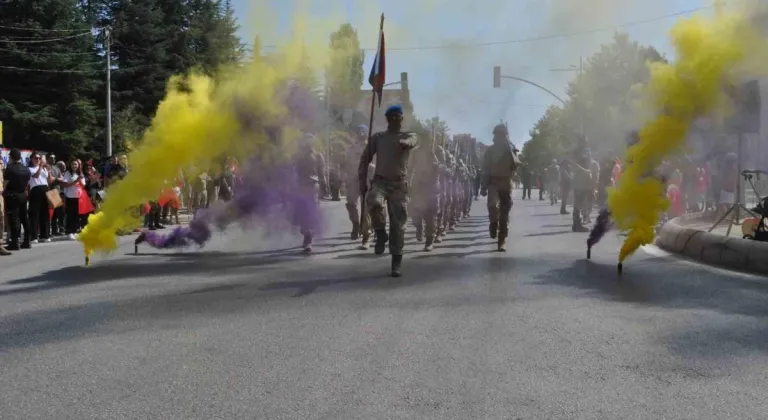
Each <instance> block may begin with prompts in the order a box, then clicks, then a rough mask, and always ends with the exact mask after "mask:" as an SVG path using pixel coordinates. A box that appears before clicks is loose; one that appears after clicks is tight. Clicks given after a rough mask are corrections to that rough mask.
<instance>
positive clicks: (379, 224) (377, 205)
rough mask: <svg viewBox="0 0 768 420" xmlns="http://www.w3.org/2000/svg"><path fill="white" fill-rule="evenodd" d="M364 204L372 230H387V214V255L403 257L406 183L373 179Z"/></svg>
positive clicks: (406, 217)
mask: <svg viewBox="0 0 768 420" xmlns="http://www.w3.org/2000/svg"><path fill="white" fill-rule="evenodd" d="M365 204H366V206H367V207H368V212H369V214H370V215H371V225H372V226H373V229H374V230H377V231H378V230H384V229H386V228H387V216H386V214H385V212H384V209H387V213H389V253H390V254H392V255H403V246H404V245H405V225H406V223H408V210H407V206H408V182H406V181H389V180H386V179H382V178H379V177H375V178H374V179H373V184H372V185H371V189H370V190H369V191H368V194H367V195H366V197H365Z"/></svg>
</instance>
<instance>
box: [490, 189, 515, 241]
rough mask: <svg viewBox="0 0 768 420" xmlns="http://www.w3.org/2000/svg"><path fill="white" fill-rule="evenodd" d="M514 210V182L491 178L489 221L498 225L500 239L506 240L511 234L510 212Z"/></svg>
mask: <svg viewBox="0 0 768 420" xmlns="http://www.w3.org/2000/svg"><path fill="white" fill-rule="evenodd" d="M511 210H512V181H511V180H509V179H505V178H501V179H496V178H491V183H490V185H488V219H489V221H490V222H491V223H498V226H499V238H506V237H507V234H508V233H509V212H510V211H511Z"/></svg>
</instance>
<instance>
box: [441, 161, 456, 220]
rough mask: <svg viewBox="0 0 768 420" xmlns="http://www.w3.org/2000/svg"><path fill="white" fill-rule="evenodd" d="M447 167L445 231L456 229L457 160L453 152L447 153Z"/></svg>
mask: <svg viewBox="0 0 768 420" xmlns="http://www.w3.org/2000/svg"><path fill="white" fill-rule="evenodd" d="M445 168H446V171H447V172H448V175H447V176H446V180H447V182H448V184H447V185H446V201H447V203H446V204H445V206H444V207H445V211H444V213H443V232H453V231H455V230H456V212H455V209H456V160H455V159H454V158H453V154H451V152H446V154H445Z"/></svg>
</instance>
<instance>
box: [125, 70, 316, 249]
mask: <svg viewBox="0 0 768 420" xmlns="http://www.w3.org/2000/svg"><path fill="white" fill-rule="evenodd" d="M280 97H281V98H282V100H283V101H284V105H285V106H286V108H287V111H288V115H286V117H285V119H284V120H283V121H281V122H279V123H278V124H271V125H267V126H265V125H262V122H261V120H260V118H259V117H260V116H259V115H253V113H248V112H246V111H245V110H244V109H243V108H242V107H238V106H237V105H236V106H235V113H236V115H237V116H238V119H239V120H240V122H241V125H242V127H243V130H244V131H255V132H259V131H261V132H263V133H265V134H266V136H267V138H268V140H269V142H270V145H268V146H265V149H266V150H260V151H259V153H256V154H255V155H254V156H253V157H251V158H250V159H249V160H248V161H247V162H246V163H245V164H243V165H242V171H241V174H240V176H241V182H240V183H239V184H236V187H235V193H234V197H233V198H232V200H231V201H229V202H217V203H215V204H214V205H213V206H212V207H210V208H207V209H200V210H198V211H197V212H196V214H195V215H194V218H193V219H192V221H191V222H190V224H189V226H187V227H178V228H175V229H174V230H173V231H171V232H170V233H168V234H165V235H163V234H159V233H156V232H151V231H148V232H144V233H142V234H141V235H140V236H139V237H138V238H137V239H136V245H138V244H139V243H142V242H146V243H147V244H149V245H150V246H152V247H154V248H161V249H169V248H185V247H189V246H193V245H197V246H200V247H202V246H203V245H205V243H207V242H208V241H209V240H210V238H211V236H212V227H215V228H217V229H219V230H224V229H226V228H227V226H229V225H230V224H232V223H234V222H238V221H247V220H251V219H253V218H255V219H257V220H258V221H259V224H261V225H263V226H264V227H265V228H266V229H267V231H268V232H271V231H280V230H282V229H283V228H282V226H281V224H280V222H282V221H287V222H289V223H291V224H292V225H293V226H295V227H298V228H300V229H302V230H309V231H312V232H313V233H319V232H321V231H322V228H323V219H322V216H321V213H320V205H319V203H318V201H317V190H316V186H315V184H314V182H313V181H312V180H311V179H310V178H309V175H308V173H311V172H312V170H310V171H307V169H309V168H307V166H310V165H311V164H312V161H311V160H310V161H307V160H306V158H307V152H308V148H309V147H311V143H310V142H311V140H312V139H311V137H310V136H304V137H302V138H300V139H298V140H297V141H298V153H296V154H295V155H294V156H293V157H292V158H290V159H281V158H279V156H280V155H281V154H284V153H286V152H287V150H286V148H285V146H288V145H287V144H285V142H284V141H283V140H284V139H283V138H282V137H281V136H282V127H285V126H290V127H294V128H297V129H299V130H300V131H301V132H304V133H312V132H316V128H317V127H319V118H318V115H319V114H318V112H317V111H318V110H319V108H318V102H317V98H316V97H315V96H314V95H313V94H312V92H310V91H309V90H307V89H305V88H303V87H301V86H299V85H297V84H292V85H290V86H287V87H286V89H285V90H284V91H283V92H282V94H281V95H280ZM312 169H314V168H312ZM304 175H306V176H304Z"/></svg>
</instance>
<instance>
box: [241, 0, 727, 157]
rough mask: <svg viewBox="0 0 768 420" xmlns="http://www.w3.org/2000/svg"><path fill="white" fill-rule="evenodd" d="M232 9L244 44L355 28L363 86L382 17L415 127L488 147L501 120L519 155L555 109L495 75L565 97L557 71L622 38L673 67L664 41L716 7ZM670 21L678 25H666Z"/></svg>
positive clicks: (588, 4)
mask: <svg viewBox="0 0 768 420" xmlns="http://www.w3.org/2000/svg"><path fill="white" fill-rule="evenodd" d="M233 6H234V7H235V10H236V13H237V17H238V21H239V24H240V25H241V29H240V35H241V37H242V38H243V39H244V40H251V39H253V37H254V35H255V34H259V36H261V37H262V39H263V43H264V44H265V45H272V44H274V43H277V42H279V40H280V39H284V38H286V37H287V36H288V35H289V34H290V31H291V19H292V17H293V16H296V15H302V16H309V18H308V19H306V23H307V26H309V27H310V33H311V35H310V37H311V39H312V40H313V41H317V42H320V41H322V42H324V43H326V44H327V40H328V36H329V34H330V32H331V31H333V30H334V29H336V28H337V27H338V25H339V24H341V23H344V22H350V23H351V24H352V25H353V26H354V27H355V28H356V29H357V31H358V34H359V36H360V41H361V44H362V46H363V48H366V49H368V50H367V51H366V62H365V72H366V76H367V72H368V71H369V70H370V67H371V64H372V61H373V56H374V52H375V51H374V50H375V47H376V37H377V35H378V24H379V16H380V14H381V13H384V15H385V19H386V20H385V25H384V31H385V35H386V39H387V53H386V58H387V81H388V82H395V81H397V80H399V78H400V72H408V78H409V84H410V89H411V101H412V102H413V104H414V112H415V113H416V114H417V116H418V117H420V118H429V117H432V116H435V115H438V116H440V118H441V119H443V120H445V121H446V122H447V124H448V126H449V128H450V130H451V133H452V134H458V133H469V134H472V135H473V136H475V137H476V138H477V139H478V140H479V141H481V142H484V143H490V139H491V137H492V136H491V131H492V129H493V126H494V125H496V124H498V123H499V121H500V120H505V121H507V122H508V125H509V129H510V138H511V140H512V141H513V143H515V144H517V145H522V143H523V142H525V141H527V140H528V139H529V134H528V133H529V131H530V129H531V128H532V127H533V125H534V124H535V123H536V121H537V120H538V119H539V118H541V116H542V115H543V113H544V111H545V110H546V109H547V107H548V106H550V105H553V104H559V101H558V100H557V99H555V98H553V97H552V96H550V95H549V94H548V93H546V92H545V91H543V90H540V89H538V88H535V87H533V86H529V85H526V84H524V83H521V82H517V81H514V80H508V79H505V80H502V86H501V88H498V89H494V88H493V66H501V68H502V75H508V76H515V77H519V78H523V79H527V80H531V81H533V82H535V83H537V84H540V85H542V86H544V87H546V88H547V89H549V90H551V91H553V92H554V93H556V94H557V95H558V96H560V97H565V96H566V94H565V90H566V88H567V84H568V81H569V80H571V79H572V78H573V77H575V76H576V73H575V72H572V71H552V69H562V68H569V67H571V66H575V67H578V65H579V60H580V57H583V59H584V60H585V62H586V59H587V57H589V56H590V55H591V54H593V53H595V52H597V51H598V49H599V47H600V45H601V44H603V43H606V42H609V41H610V39H611V37H612V36H613V34H614V33H615V32H617V31H620V32H626V33H628V34H629V36H630V37H631V38H632V39H633V40H635V41H637V42H639V43H640V44H643V45H653V46H654V47H656V48H657V49H658V50H660V51H661V52H662V53H664V54H665V55H667V57H670V58H673V57H674V54H673V51H672V48H671V46H670V44H669V42H668V32H669V29H670V28H671V26H672V25H673V24H674V22H675V20H676V19H680V18H684V17H688V16H692V15H693V14H694V13H690V14H681V13H682V12H686V11H690V10H695V9H700V8H704V10H702V11H699V12H697V13H707V14H709V13H712V10H713V7H712V0H621V1H619V0H388V1H381V0H322V1H318V0H234V1H233ZM673 14H680V15H679V16H671V17H667V18H662V17H664V16H667V15H673ZM563 34H565V36H563ZM532 38H539V39H536V40H532ZM476 44H486V45H476ZM366 78H367V77H366ZM365 87H366V88H367V86H365ZM380 112H383V110H382V111H380Z"/></svg>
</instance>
